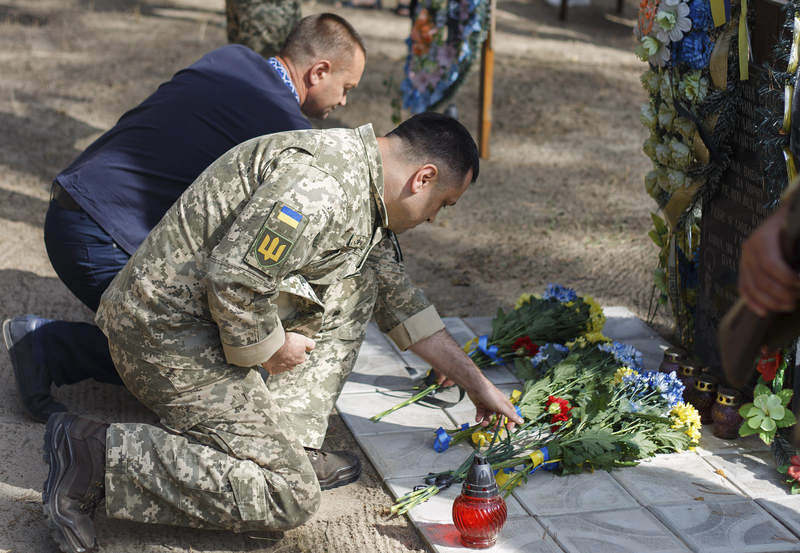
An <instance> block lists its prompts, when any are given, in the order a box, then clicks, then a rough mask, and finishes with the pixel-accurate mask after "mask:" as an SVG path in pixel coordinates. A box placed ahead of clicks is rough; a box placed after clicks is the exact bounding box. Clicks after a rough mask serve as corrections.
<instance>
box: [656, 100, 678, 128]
mask: <svg viewBox="0 0 800 553" xmlns="http://www.w3.org/2000/svg"><path fill="white" fill-rule="evenodd" d="M677 116H678V113H677V112H676V111H675V108H674V107H672V106H671V105H667V104H665V103H663V102H662V103H661V105H660V106H658V124H659V125H660V126H661V127H663V128H664V130H665V131H671V130H672V120H673V119H675V117H677Z"/></svg>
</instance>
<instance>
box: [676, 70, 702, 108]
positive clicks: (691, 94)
mask: <svg viewBox="0 0 800 553" xmlns="http://www.w3.org/2000/svg"><path fill="white" fill-rule="evenodd" d="M678 89H679V90H680V92H681V94H683V96H684V97H685V98H686V99H687V100H689V101H690V102H692V103H693V104H697V103H700V102H702V101H703V100H704V99H705V97H706V95H708V79H706V78H705V77H703V76H702V73H701V72H700V71H699V70H697V71H690V72H688V73H686V75H685V76H684V77H683V79H682V80H681V82H680V84H679V85H678Z"/></svg>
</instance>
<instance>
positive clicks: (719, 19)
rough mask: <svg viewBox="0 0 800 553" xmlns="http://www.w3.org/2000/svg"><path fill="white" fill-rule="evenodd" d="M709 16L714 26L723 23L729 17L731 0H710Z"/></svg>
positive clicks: (719, 25)
mask: <svg viewBox="0 0 800 553" xmlns="http://www.w3.org/2000/svg"><path fill="white" fill-rule="evenodd" d="M711 18H712V19H713V20H714V27H721V26H722V25H725V23H727V22H728V21H729V20H730V18H731V0H711Z"/></svg>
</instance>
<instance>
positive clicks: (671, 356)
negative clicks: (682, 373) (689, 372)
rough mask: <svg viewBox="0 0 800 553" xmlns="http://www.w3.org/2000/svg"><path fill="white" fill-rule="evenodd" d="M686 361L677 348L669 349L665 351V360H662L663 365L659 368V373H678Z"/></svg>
mask: <svg viewBox="0 0 800 553" xmlns="http://www.w3.org/2000/svg"><path fill="white" fill-rule="evenodd" d="M683 361H684V357H683V352H682V351H681V350H679V349H677V348H672V347H670V348H667V349H666V350H664V358H663V359H662V360H661V365H659V367H658V372H662V373H667V374H669V373H671V372H672V371H675V372H676V373H677V372H678V371H679V370H680V368H681V362H683Z"/></svg>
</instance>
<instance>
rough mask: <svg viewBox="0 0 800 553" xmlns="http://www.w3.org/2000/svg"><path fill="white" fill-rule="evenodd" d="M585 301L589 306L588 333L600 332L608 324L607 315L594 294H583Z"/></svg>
mask: <svg viewBox="0 0 800 553" xmlns="http://www.w3.org/2000/svg"><path fill="white" fill-rule="evenodd" d="M583 302H584V303H585V304H586V305H588V306H589V323H588V324H587V326H586V331H587V333H592V332H600V331H602V330H603V327H604V326H605V324H606V316H605V315H603V308H602V307H600V304H599V303H597V301H596V300H595V299H594V298H593V297H592V296H583Z"/></svg>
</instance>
